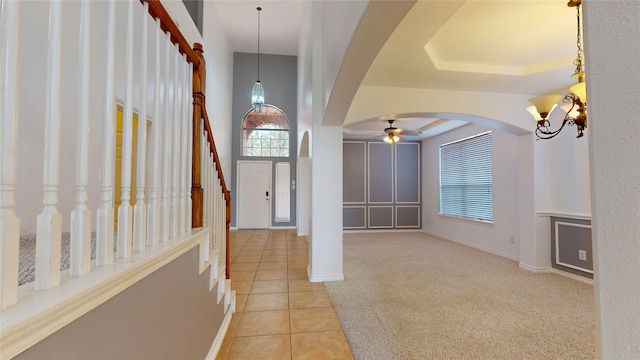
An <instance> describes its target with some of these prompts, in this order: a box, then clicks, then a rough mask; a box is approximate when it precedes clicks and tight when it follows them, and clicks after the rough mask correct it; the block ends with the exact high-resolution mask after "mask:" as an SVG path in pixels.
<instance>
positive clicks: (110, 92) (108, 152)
mask: <svg viewBox="0 0 640 360" xmlns="http://www.w3.org/2000/svg"><path fill="white" fill-rule="evenodd" d="M115 1H116V0H111V1H109V9H108V13H107V44H106V48H107V61H106V63H107V66H106V69H105V74H104V75H105V96H104V119H103V120H102V124H103V135H102V140H103V150H102V168H101V170H102V171H101V172H100V207H99V208H98V211H97V224H96V265H98V266H104V265H108V264H111V263H113V233H114V230H113V226H114V213H113V184H114V177H115V174H114V167H115V153H116V151H115V146H116V136H115V133H116V116H115V110H116V104H115V95H114V94H115V92H114V78H113V75H114V54H115V28H116V27H115V24H116V22H115V21H116V15H115V14H116V11H115Z"/></svg>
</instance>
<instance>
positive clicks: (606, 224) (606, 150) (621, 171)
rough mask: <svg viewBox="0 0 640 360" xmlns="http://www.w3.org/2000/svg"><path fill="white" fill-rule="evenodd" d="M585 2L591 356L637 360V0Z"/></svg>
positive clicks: (639, 302) (639, 200)
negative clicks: (592, 311)
mask: <svg viewBox="0 0 640 360" xmlns="http://www.w3.org/2000/svg"><path fill="white" fill-rule="evenodd" d="M583 4H584V20H585V22H584V24H585V29H584V35H585V55H586V61H585V63H586V64H587V65H586V71H587V74H586V77H585V80H586V83H587V113H588V117H589V128H588V130H587V133H588V135H587V136H588V137H589V155H590V164H589V169H590V173H591V174H590V175H591V209H592V213H591V214H592V226H593V227H592V237H593V247H594V251H593V253H594V266H595V273H594V284H595V295H594V296H595V304H596V350H597V358H598V359H640V221H638V214H640V142H638V137H640V126H638V114H639V113H640V101H639V99H638V97H639V94H640V63H639V62H638V58H640V2H638V1H583ZM582 156H586V154H582Z"/></svg>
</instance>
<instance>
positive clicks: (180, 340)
mask: <svg viewBox="0 0 640 360" xmlns="http://www.w3.org/2000/svg"><path fill="white" fill-rule="evenodd" d="M198 251H199V249H198V247H194V248H193V249H191V250H189V251H188V252H187V253H185V254H183V255H182V256H180V257H178V258H177V259H175V260H173V261H171V262H170V263H169V264H167V265H165V266H164V267H162V268H160V269H158V270H157V271H155V272H154V273H152V274H150V275H149V276H147V277H145V278H143V279H142V280H140V281H139V282H137V283H135V284H134V285H132V286H131V287H129V288H127V289H126V290H125V291H123V292H121V293H120V294H118V295H116V296H115V297H113V298H111V299H110V300H108V301H107V302H105V303H104V304H102V305H100V306H98V307H96V308H95V309H93V310H91V311H90V312H88V313H86V314H85V315H83V316H81V317H80V318H78V319H77V320H75V321H74V322H72V323H70V324H68V325H67V326H65V327H63V328H62V329H60V330H58V331H57V332H55V333H53V334H52V335H50V336H49V337H47V338H45V339H43V340H42V341H40V342H39V343H37V344H36V345H34V346H32V347H31V348H29V349H27V350H26V351H24V352H23V353H21V354H20V355H18V356H17V357H15V359H68V360H71V359H83V360H87V359H140V360H142V359H204V358H206V356H207V354H208V352H209V350H210V349H211V345H212V344H213V342H214V339H215V338H216V336H217V335H218V331H219V329H220V327H221V325H222V322H223V320H224V316H225V315H224V301H221V302H220V303H218V302H217V296H218V295H217V287H215V288H214V289H213V290H211V291H209V276H210V274H209V271H205V272H204V273H202V274H201V275H198V256H199V255H198Z"/></svg>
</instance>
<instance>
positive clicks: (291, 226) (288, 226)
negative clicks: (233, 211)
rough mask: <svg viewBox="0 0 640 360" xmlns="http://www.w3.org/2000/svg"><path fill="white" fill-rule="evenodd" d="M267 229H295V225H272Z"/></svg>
mask: <svg viewBox="0 0 640 360" xmlns="http://www.w3.org/2000/svg"><path fill="white" fill-rule="evenodd" d="M269 229H271V230H294V229H297V227H296V226H295V225H285V226H278V225H273V226H271V227H270V228H269ZM236 230H237V229H236Z"/></svg>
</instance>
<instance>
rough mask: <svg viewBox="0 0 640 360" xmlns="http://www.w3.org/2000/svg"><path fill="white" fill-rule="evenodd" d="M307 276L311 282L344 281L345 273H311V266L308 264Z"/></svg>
mask: <svg viewBox="0 0 640 360" xmlns="http://www.w3.org/2000/svg"><path fill="white" fill-rule="evenodd" d="M307 277H308V278H309V281H310V282H324V281H344V274H333V275H331V274H327V275H322V276H314V275H311V267H309V266H307Z"/></svg>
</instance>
